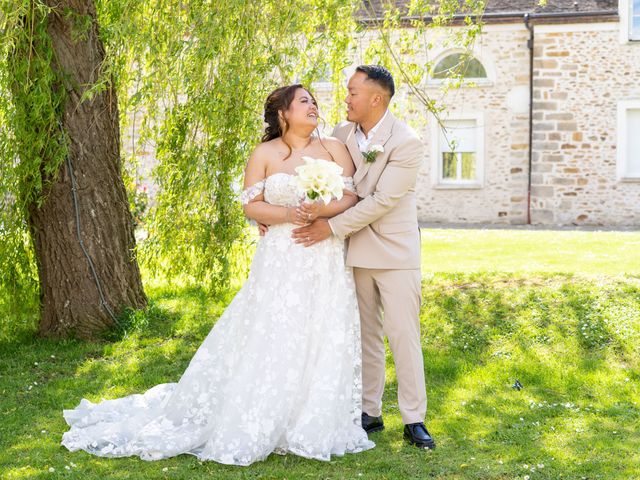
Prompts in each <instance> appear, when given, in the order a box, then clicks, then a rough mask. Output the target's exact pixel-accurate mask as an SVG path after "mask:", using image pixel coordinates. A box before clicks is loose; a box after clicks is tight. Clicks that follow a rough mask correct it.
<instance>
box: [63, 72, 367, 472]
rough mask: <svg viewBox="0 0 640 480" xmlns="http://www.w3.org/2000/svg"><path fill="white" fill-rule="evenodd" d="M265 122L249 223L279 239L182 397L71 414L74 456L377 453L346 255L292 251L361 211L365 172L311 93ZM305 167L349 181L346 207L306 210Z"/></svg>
mask: <svg viewBox="0 0 640 480" xmlns="http://www.w3.org/2000/svg"><path fill="white" fill-rule="evenodd" d="M264 117H265V121H266V123H267V124H268V126H267V129H266V133H265V135H264V137H263V139H262V140H263V141H262V143H261V144H259V145H258V146H257V147H256V149H255V150H254V152H253V153H252V155H251V157H250V158H249V161H248V163H247V167H246V171H245V180H244V182H245V183H244V184H245V190H244V191H243V193H242V197H241V199H242V202H243V206H244V211H245V214H246V216H247V217H248V218H250V219H253V220H255V221H257V222H259V223H262V224H265V225H268V226H269V229H268V232H267V233H266V234H265V235H264V236H263V237H261V239H260V241H259V244H258V247H257V249H256V253H255V257H254V258H253V262H252V264H251V270H250V273H249V278H248V279H247V281H246V283H245V284H244V286H243V288H242V289H241V290H240V291H239V292H238V294H237V295H236V296H235V298H234V299H233V301H232V302H231V303H230V305H229V306H228V308H227V309H226V310H225V312H224V313H223V314H222V316H221V317H220V319H219V320H218V321H217V323H216V324H215V325H214V327H213V329H212V330H211V332H210V333H209V335H208V336H207V337H206V339H205V340H204V342H203V343H202V345H201V346H200V348H199V349H198V351H197V352H196V354H195V355H194V357H193V359H192V360H191V363H190V364H189V366H188V368H187V369H186V371H185V372H184V373H183V375H182V377H181V378H180V380H179V381H178V383H167V384H161V385H157V386H155V387H153V388H151V389H149V390H147V391H146V392H145V393H143V394H136V395H130V396H127V397H124V398H119V399H115V400H103V401H102V402H100V403H98V404H94V403H92V402H90V401H88V400H86V399H83V400H82V401H81V402H80V404H79V405H78V406H77V407H76V408H75V409H72V410H64V418H65V420H66V421H67V423H68V424H69V426H70V427H71V428H70V429H69V431H67V432H66V433H64V435H63V437H62V445H64V446H65V447H66V448H68V449H69V450H71V451H76V450H85V451H87V452H89V453H92V454H94V455H99V456H103V457H123V456H132V455H137V456H139V457H140V458H142V459H144V460H158V459H161V458H167V457H171V456H175V455H179V454H181V453H189V454H193V455H196V456H197V457H199V458H200V459H202V460H214V461H216V462H220V463H224V464H234V465H249V464H251V463H253V462H255V461H258V460H263V459H265V458H266V457H267V456H268V455H269V454H270V453H272V452H275V453H279V454H285V453H293V454H296V455H300V456H303V457H307V458H313V459H318V460H329V459H330V457H331V455H343V454H344V453H347V452H349V453H352V452H360V451H363V450H367V449H370V448H373V447H374V444H373V443H372V442H371V441H369V440H368V439H367V435H366V433H365V432H364V430H363V429H362V428H361V424H360V422H361V393H362V385H361V380H360V376H361V372H360V371H361V357H360V323H359V318H358V312H357V306H356V296H355V289H354V282H353V278H352V274H351V271H350V270H349V269H347V267H345V265H344V257H343V248H344V245H343V242H342V241H341V240H338V239H337V238H336V237H335V236H332V237H331V238H329V239H327V240H325V241H322V242H319V243H317V244H316V245H314V246H312V247H309V248H306V247H304V246H301V245H298V244H296V243H295V242H294V241H293V239H292V238H291V230H292V229H293V228H294V227H295V226H296V225H303V224H305V223H308V222H311V221H313V220H314V219H315V218H316V217H318V216H322V217H330V216H333V215H336V214H338V213H341V212H342V211H344V210H346V209H347V208H349V207H350V206H352V205H354V204H355V203H356V201H357V197H356V195H355V194H354V189H353V183H352V181H351V178H350V176H351V175H353V173H354V170H355V168H354V165H353V162H352V160H351V157H350V156H349V154H348V152H347V150H346V148H345V147H344V145H343V144H342V143H341V142H340V141H338V140H336V139H333V138H322V139H321V138H320V137H319V136H314V135H313V132H314V130H315V129H316V127H317V124H318V108H317V105H316V101H315V99H314V98H313V96H312V95H311V94H310V93H309V91H307V90H306V89H304V88H303V87H302V86H301V85H290V86H286V87H281V88H278V89H277V90H275V91H274V92H272V93H271V94H270V95H269V97H268V98H267V101H266V104H265V113H264ZM303 156H310V157H314V158H320V159H325V160H327V161H334V162H336V163H337V164H339V165H340V166H341V167H342V168H343V174H344V175H346V177H345V186H346V187H345V192H344V195H343V197H342V198H341V199H340V200H336V199H333V200H332V201H331V202H330V203H329V204H327V205H324V204H320V203H316V204H313V207H312V208H311V209H308V210H306V211H305V212H303V211H302V210H301V209H300V208H298V207H299V206H300V205H299V204H300V198H299V195H298V193H297V189H296V187H295V185H294V184H293V182H292V180H293V179H294V177H295V168H296V167H298V166H300V165H302V163H303V160H302V157H303ZM309 212H310V213H309Z"/></svg>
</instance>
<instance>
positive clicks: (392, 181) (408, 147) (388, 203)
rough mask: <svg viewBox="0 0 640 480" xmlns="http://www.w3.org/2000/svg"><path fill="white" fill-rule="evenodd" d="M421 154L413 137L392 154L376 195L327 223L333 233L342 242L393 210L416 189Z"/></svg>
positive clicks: (368, 197)
mask: <svg viewBox="0 0 640 480" xmlns="http://www.w3.org/2000/svg"><path fill="white" fill-rule="evenodd" d="M422 153H423V146H422V142H421V141H420V139H419V138H416V137H412V138H410V139H408V140H407V141H406V142H403V143H402V144H401V145H399V146H398V147H397V148H396V149H395V151H393V152H391V154H390V156H389V160H388V162H387V165H386V166H385V168H384V170H383V172H382V175H381V176H380V179H379V180H378V183H377V185H376V189H375V191H374V192H373V193H371V194H370V195H368V196H366V197H365V198H363V199H362V200H361V201H360V202H358V203H357V204H356V205H355V206H353V207H351V208H350V209H348V210H346V211H345V212H343V213H341V214H340V215H337V216H335V217H333V218H331V219H330V220H329V225H330V227H331V230H332V231H333V233H334V234H335V235H336V236H337V237H338V238H341V239H344V238H346V237H349V236H351V235H353V234H354V233H355V232H357V231H359V230H361V229H363V228H364V227H366V226H367V225H369V224H371V223H372V222H375V221H376V220H378V219H379V218H380V217H382V216H383V215H384V214H386V213H387V212H388V211H389V210H391V209H392V208H393V207H395V206H396V205H397V204H398V202H399V201H400V200H401V199H402V197H404V196H405V195H406V194H407V193H408V192H409V191H410V190H411V189H412V188H414V187H415V184H416V179H417V177H418V169H419V168H420V163H421V162H422Z"/></svg>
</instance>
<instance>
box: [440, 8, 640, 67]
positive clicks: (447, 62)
mask: <svg viewBox="0 0 640 480" xmlns="http://www.w3.org/2000/svg"><path fill="white" fill-rule="evenodd" d="M639 1H640V0H639ZM452 74H453V75H456V74H460V75H461V76H463V77H464V78H468V79H476V78H482V79H486V78H487V71H486V70H485V68H484V67H483V66H482V64H481V63H480V62H479V61H478V60H477V59H476V58H474V57H472V56H469V55H468V54H465V53H463V52H457V53H452V54H450V55H447V56H446V57H444V58H443V59H442V60H440V61H439V62H438V63H437V65H436V67H435V68H434V69H433V74H432V78H434V79H445V78H447V77H448V76H449V75H452Z"/></svg>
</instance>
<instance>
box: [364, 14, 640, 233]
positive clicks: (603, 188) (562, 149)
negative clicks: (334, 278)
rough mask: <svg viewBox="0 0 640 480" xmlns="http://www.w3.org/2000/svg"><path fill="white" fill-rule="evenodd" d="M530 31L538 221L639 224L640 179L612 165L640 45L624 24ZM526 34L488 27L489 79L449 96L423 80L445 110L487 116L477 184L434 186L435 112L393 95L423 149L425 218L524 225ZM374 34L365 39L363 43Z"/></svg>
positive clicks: (634, 94) (637, 82)
mask: <svg viewBox="0 0 640 480" xmlns="http://www.w3.org/2000/svg"><path fill="white" fill-rule="evenodd" d="M535 29H536V30H535V32H536V33H535V37H536V38H535V51H534V114H533V168H532V191H531V222H532V223H533V224H544V225H602V226H634V225H640V181H633V182H629V181H620V180H618V178H617V169H616V167H617V166H616V148H617V132H616V129H617V125H616V120H617V104H618V102H619V101H621V100H630V99H640V43H639V42H635V43H629V42H624V43H622V42H620V40H619V31H618V29H619V24H618V23H589V24H573V25H571V24H563V25H536V27H535ZM528 38H529V32H528V31H527V30H526V28H525V26H524V24H520V25H519V24H510V25H489V26H486V27H485V32H484V34H483V35H482V37H481V38H479V39H478V40H477V41H476V46H475V55H476V57H477V58H478V59H479V60H480V61H481V62H482V63H483V65H484V66H485V68H486V69H487V73H488V77H489V78H488V82H487V83H486V84H482V85H480V84H479V85H477V86H473V87H463V88H461V89H459V90H453V91H450V92H448V93H447V94H446V95H444V96H441V95H440V93H439V92H440V90H439V88H438V86H436V85H434V86H432V87H428V88H427V91H428V93H429V94H430V95H431V97H432V98H436V99H439V100H441V101H443V102H444V104H445V105H446V106H447V110H446V112H445V115H448V116H449V117H451V118H465V117H466V116H471V115H476V114H479V115H480V116H481V118H482V119H483V122H484V150H483V152H482V153H483V155H484V174H483V177H482V181H481V185H480V186H473V187H468V186H467V187H455V186H449V185H446V186H445V185H438V182H437V178H436V176H437V170H436V168H437V164H436V162H435V161H434V158H433V155H434V149H433V142H434V140H435V139H436V138H437V137H436V135H437V132H438V130H437V128H435V125H434V124H435V123H436V120H435V119H434V118H433V117H432V116H431V115H428V114H426V113H425V108H424V107H423V106H421V105H419V104H417V102H416V101H415V100H414V99H412V95H411V94H410V93H409V92H408V91H406V90H401V91H400V92H398V94H397V96H396V98H395V101H394V104H395V105H394V111H395V112H396V114H397V115H398V116H399V117H401V118H403V119H404V120H406V121H408V122H409V123H410V124H411V125H413V126H414V127H415V128H416V130H417V131H418V132H419V134H420V135H421V137H422V138H423V140H424V142H425V146H426V153H425V161H424V164H423V167H422V169H421V171H420V174H419V180H418V186H417V194H418V199H419V206H418V215H419V219H420V221H423V222H430V223H434V222H435V223H451V222H453V223H504V224H523V223H526V222H527V172H528V146H529V145H528V143H529V139H528V132H529V124H528V122H529V106H528V103H529V90H528V88H529V51H528V49H527V39H528ZM367 41H368V40H367V38H366V36H365V37H364V38H363V40H362V45H361V46H360V48H359V49H358V51H364V50H365V48H366V44H367ZM442 53H444V52H439V51H434V52H430V56H431V57H432V58H437V57H438V56H439V55H440V54H442ZM361 61H362V60H361V59H360V58H355V59H354V63H355V64H358V63H360V62H361ZM638 134H639V135H640V132H639V133H638Z"/></svg>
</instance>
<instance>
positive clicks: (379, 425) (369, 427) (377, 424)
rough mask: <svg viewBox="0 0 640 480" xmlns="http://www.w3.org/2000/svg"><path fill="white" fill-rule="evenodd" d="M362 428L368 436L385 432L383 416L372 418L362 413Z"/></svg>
mask: <svg viewBox="0 0 640 480" xmlns="http://www.w3.org/2000/svg"><path fill="white" fill-rule="evenodd" d="M362 428H363V429H364V431H365V432H367V434H369V433H373V432H379V431H381V430H384V422H383V421H382V416H379V417H372V416H370V415H367V414H366V413H364V412H362Z"/></svg>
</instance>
